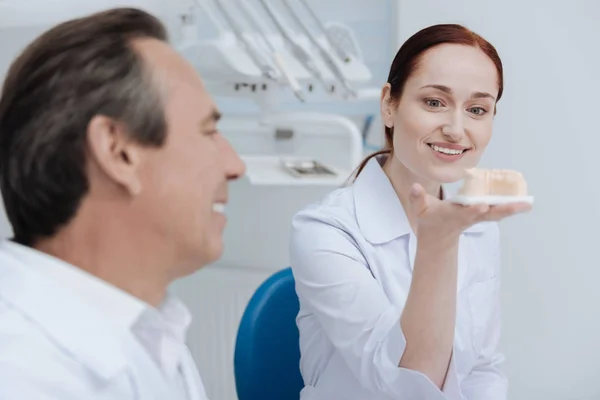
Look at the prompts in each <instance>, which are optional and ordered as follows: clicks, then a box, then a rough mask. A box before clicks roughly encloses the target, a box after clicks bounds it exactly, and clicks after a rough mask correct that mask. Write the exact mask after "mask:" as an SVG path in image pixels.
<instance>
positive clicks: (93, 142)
mask: <svg viewBox="0 0 600 400" xmlns="http://www.w3.org/2000/svg"><path fill="white" fill-rule="evenodd" d="M87 143H88V149H89V154H90V158H91V161H93V162H95V163H96V165H97V168H99V169H100V170H101V171H102V172H104V174H106V176H107V177H108V179H110V180H112V181H114V182H115V183H116V184H117V185H119V186H121V187H123V188H124V189H125V190H127V192H129V194H131V195H133V196H135V195H137V194H139V193H141V191H142V184H141V181H140V178H139V169H140V162H141V159H140V152H139V145H137V144H136V143H135V141H133V140H132V139H131V138H130V136H129V134H128V132H127V128H126V126H125V124H123V123H121V122H118V121H115V120H114V119H112V118H109V117H105V116H101V115H98V116H95V117H93V118H92V120H91V121H90V123H89V124H88V129H87Z"/></svg>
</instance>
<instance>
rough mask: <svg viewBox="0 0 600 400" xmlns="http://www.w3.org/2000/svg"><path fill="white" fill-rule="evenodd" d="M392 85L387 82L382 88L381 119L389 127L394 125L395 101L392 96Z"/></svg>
mask: <svg viewBox="0 0 600 400" xmlns="http://www.w3.org/2000/svg"><path fill="white" fill-rule="evenodd" d="M391 90H392V86H391V85H390V84H389V83H386V84H385V85H384V86H383V88H382V89H381V103H380V104H381V121H382V122H383V124H384V125H385V126H386V127H388V128H392V127H394V113H393V108H394V101H393V100H392V97H391Z"/></svg>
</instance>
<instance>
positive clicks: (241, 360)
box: [234, 268, 304, 400]
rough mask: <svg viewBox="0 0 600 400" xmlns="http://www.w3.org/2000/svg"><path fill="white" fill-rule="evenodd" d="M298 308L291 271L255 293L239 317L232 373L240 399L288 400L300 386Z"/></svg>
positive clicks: (297, 395) (280, 275) (278, 273)
mask: <svg viewBox="0 0 600 400" xmlns="http://www.w3.org/2000/svg"><path fill="white" fill-rule="evenodd" d="M298 309H299V304H298V297H297V296H296V290H295V287H294V277H293V275H292V271H291V269H290V268H286V269H284V270H281V271H279V272H277V273H275V274H273V275H272V276H271V277H269V278H268V279H267V280H266V281H265V282H263V283H262V285H261V286H260V287H259V288H258V289H257V290H256V292H255V293H254V295H253V296H252V298H251V299H250V302H249V303H248V306H247V307H246V310H245V311H244V315H243V316H242V320H241V323H240V327H239V330H238V335H237V340H236V344H235V355H234V370H235V383H236V389H237V393H238V398H239V400H288V399H290V400H293V399H298V398H299V393H300V390H301V389H302V387H303V386H304V383H303V381H302V376H301V375H300V368H299V362H300V350H299V346H298V328H297V326H296V316H297V314H298Z"/></svg>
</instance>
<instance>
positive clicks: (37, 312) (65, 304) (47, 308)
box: [0, 241, 134, 380]
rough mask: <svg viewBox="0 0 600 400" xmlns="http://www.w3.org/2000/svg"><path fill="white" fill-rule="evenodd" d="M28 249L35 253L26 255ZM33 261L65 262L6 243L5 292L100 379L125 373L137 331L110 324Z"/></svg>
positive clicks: (1, 287)
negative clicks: (130, 346)
mask: <svg viewBox="0 0 600 400" xmlns="http://www.w3.org/2000/svg"><path fill="white" fill-rule="evenodd" d="M27 250H30V251H31V253H30V254H29V255H27V256H25V257H23V255H26V254H27ZM34 260H35V261H34ZM28 262H37V263H39V264H40V267H43V266H44V264H48V263H60V262H61V261H60V260H58V259H55V258H53V257H50V256H48V255H45V254H43V253H40V252H37V251H36V250H33V249H28V248H26V247H24V246H20V245H18V244H15V243H12V242H9V241H4V242H2V243H0V296H1V297H3V298H4V299H5V300H6V301H8V302H9V303H11V304H12V305H13V306H14V307H15V308H18V309H19V310H21V312H23V313H24V314H26V315H27V316H28V317H29V318H30V319H31V320H33V321H34V322H35V323H36V324H38V325H40V326H41V327H42V328H43V329H44V330H45V331H46V333H47V334H48V335H49V336H51V337H52V339H53V340H54V341H55V343H57V345H59V346H60V347H61V348H62V349H63V350H64V351H65V352H67V353H69V354H71V355H72V356H73V357H74V358H76V359H77V360H79V361H80V362H81V363H82V364H84V365H86V366H88V367H89V368H90V370H91V371H93V372H94V373H95V374H96V375H97V376H98V377H99V378H101V379H104V380H109V379H110V378H111V377H113V376H115V375H116V374H118V373H119V372H121V371H122V370H123V369H124V368H125V367H126V366H127V363H128V362H127V359H126V355H125V354H126V353H127V350H126V348H127V346H128V344H129V343H131V340H133V334H132V333H131V331H128V330H126V329H118V330H114V329H110V328H107V327H108V326H110V324H111V322H112V321H110V318H107V316H105V315H103V314H102V313H99V312H98V309H97V308H96V307H93V305H92V304H91V303H88V302H87V301H86V299H81V298H80V296H77V295H76V294H75V293H76V292H72V291H71V290H69V289H68V288H67V287H66V286H62V285H60V282H56V281H55V280H52V279H48V278H47V277H46V276H45V275H43V274H40V273H36V270H35V269H30V268H27V265H26V263H28ZM133 322H134V321H132V323H133ZM107 331H108V332H107Z"/></svg>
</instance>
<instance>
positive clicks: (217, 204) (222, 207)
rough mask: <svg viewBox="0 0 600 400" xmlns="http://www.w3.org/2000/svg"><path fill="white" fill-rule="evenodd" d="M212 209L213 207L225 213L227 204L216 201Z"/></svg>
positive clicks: (216, 210) (214, 209) (215, 210)
mask: <svg viewBox="0 0 600 400" xmlns="http://www.w3.org/2000/svg"><path fill="white" fill-rule="evenodd" d="M212 209H213V211H214V212H218V213H221V214H223V213H225V204H223V203H215V204H213V206H212Z"/></svg>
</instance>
